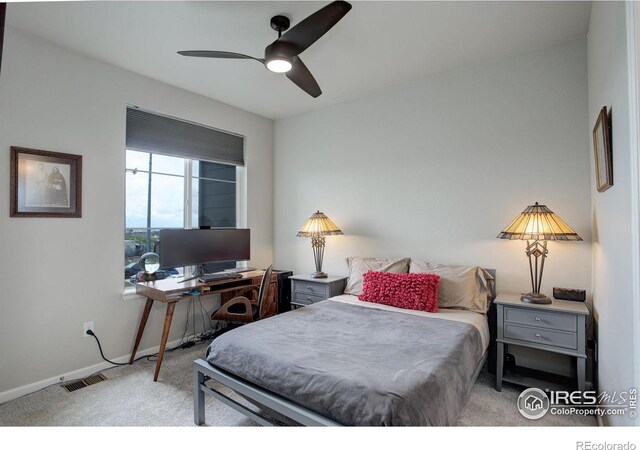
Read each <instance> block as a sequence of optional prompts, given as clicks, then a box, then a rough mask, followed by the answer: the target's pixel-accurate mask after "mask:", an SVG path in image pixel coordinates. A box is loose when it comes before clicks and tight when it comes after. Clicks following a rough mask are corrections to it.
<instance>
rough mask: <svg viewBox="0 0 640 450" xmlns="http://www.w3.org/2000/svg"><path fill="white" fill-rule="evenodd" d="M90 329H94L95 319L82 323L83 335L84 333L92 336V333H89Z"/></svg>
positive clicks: (86, 335)
mask: <svg viewBox="0 0 640 450" xmlns="http://www.w3.org/2000/svg"><path fill="white" fill-rule="evenodd" d="M89 330H91V331H94V330H93V321H91V322H85V323H84V324H83V325H82V335H83V336H84V337H91V335H90V334H87V331H89Z"/></svg>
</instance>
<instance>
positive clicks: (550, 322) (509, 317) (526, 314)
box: [504, 307, 578, 332]
mask: <svg viewBox="0 0 640 450" xmlns="http://www.w3.org/2000/svg"><path fill="white" fill-rule="evenodd" d="M504 321H505V322H508V323H517V324H520V325H531V326H534V327H537V328H550V329H552V330H562V331H572V332H576V331H578V319H577V317H576V315H575V314H562V313H552V312H547V311H533V310H530V309H522V308H509V307H505V308H504Z"/></svg>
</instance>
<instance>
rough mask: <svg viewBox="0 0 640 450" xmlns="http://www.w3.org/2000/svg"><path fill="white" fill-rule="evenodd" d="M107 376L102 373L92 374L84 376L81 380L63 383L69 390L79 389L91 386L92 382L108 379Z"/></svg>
mask: <svg viewBox="0 0 640 450" xmlns="http://www.w3.org/2000/svg"><path fill="white" fill-rule="evenodd" d="M106 379H107V377H105V376H104V375H102V374H101V373H99V374H96V375H91V376H89V377H87V378H83V379H81V380H76V381H71V382H69V383H65V384H63V385H62V387H63V388H65V389H66V390H67V392H73V391H77V390H78V389H82V388H86V387H87V386H91V385H92V384H96V383H100V382H101V381H104V380H106Z"/></svg>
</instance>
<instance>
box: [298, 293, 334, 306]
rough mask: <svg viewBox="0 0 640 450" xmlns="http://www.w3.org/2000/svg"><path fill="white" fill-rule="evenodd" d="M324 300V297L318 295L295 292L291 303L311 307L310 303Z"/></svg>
mask: <svg viewBox="0 0 640 450" xmlns="http://www.w3.org/2000/svg"><path fill="white" fill-rule="evenodd" d="M326 299H327V298H326V297H321V296H320V295H309V294H305V293H302V292H296V293H295V295H294V297H293V300H292V301H291V303H295V304H298V305H311V304H312V303H317V302H321V301H322V300H326Z"/></svg>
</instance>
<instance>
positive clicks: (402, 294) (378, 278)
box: [358, 270, 440, 312]
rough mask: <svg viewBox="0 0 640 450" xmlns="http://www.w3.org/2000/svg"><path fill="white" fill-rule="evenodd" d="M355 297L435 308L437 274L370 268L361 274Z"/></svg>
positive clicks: (385, 303) (409, 307)
mask: <svg viewBox="0 0 640 450" xmlns="http://www.w3.org/2000/svg"><path fill="white" fill-rule="evenodd" d="M363 280H364V281H363V288H362V294H360V295H359V296H358V299H360V300H363V301H365V302H372V303H381V304H383V305H390V306H395V307H397V308H404V309H416V310H419V311H428V312H438V286H439V284H440V275H435V274H432V273H391V272H374V271H372V270H370V271H369V272H367V273H365V274H364V276H363Z"/></svg>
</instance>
